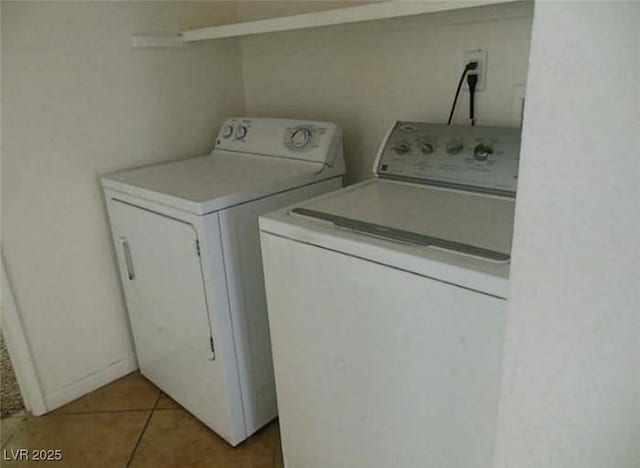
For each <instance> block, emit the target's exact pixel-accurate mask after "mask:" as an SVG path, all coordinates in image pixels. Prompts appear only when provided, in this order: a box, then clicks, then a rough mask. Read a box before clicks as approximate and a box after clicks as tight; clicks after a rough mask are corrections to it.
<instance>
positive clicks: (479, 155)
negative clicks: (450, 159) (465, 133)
mask: <svg viewBox="0 0 640 468" xmlns="http://www.w3.org/2000/svg"><path fill="white" fill-rule="evenodd" d="M490 154H493V148H492V147H491V146H489V145H487V144H485V143H479V144H477V145H476V147H475V148H474V149H473V157H474V158H476V159H477V160H478V161H486V160H487V158H488V157H489V155H490Z"/></svg>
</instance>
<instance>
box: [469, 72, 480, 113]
mask: <svg viewBox="0 0 640 468" xmlns="http://www.w3.org/2000/svg"><path fill="white" fill-rule="evenodd" d="M477 84H478V75H477V74H476V73H474V74H472V75H467V85H469V120H470V121H471V125H475V124H476V117H475V102H476V85H477Z"/></svg>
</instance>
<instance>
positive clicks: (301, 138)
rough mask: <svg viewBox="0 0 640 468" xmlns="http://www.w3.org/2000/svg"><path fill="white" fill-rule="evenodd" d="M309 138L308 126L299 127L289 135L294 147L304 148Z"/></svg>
mask: <svg viewBox="0 0 640 468" xmlns="http://www.w3.org/2000/svg"><path fill="white" fill-rule="evenodd" d="M309 140H311V130H310V129H308V128H299V129H297V130H296V131H295V132H293V135H291V144H292V145H293V147H294V148H304V146H306V144H307V143H309Z"/></svg>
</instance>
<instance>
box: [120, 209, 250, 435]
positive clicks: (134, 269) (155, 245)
mask: <svg viewBox="0 0 640 468" xmlns="http://www.w3.org/2000/svg"><path fill="white" fill-rule="evenodd" d="M109 214H110V217H111V224H112V228H113V233H114V242H115V247H116V251H117V256H118V263H119V266H120V273H121V277H122V283H123V286H124V291H125V296H126V301H127V308H128V310H129V318H130V321H131V328H132V330H133V336H134V341H135V346H136V352H137V356H138V363H139V365H140V370H141V372H142V374H143V375H144V376H145V377H147V378H148V379H149V380H151V381H152V382H153V383H155V384H156V385H157V386H158V387H160V388H161V389H162V390H163V391H165V392H166V393H167V394H169V395H170V396H171V397H172V398H174V399H175V400H176V401H177V402H178V403H180V404H181V405H182V406H184V407H185V408H186V409H188V410H189V411H190V412H191V413H193V414H194V415H195V416H197V417H198V418H199V419H201V420H202V421H203V422H205V423H206V424H207V425H209V426H210V427H212V428H213V429H214V430H215V431H216V432H218V433H219V434H220V435H221V436H222V437H224V438H225V439H227V440H228V441H229V442H231V443H232V444H236V443H238V442H239V440H242V439H243V438H244V435H243V434H237V433H236V432H237V431H236V430H234V429H233V427H232V426H233V424H231V421H230V415H229V407H230V405H229V398H231V399H234V398H238V397H237V396H236V395H230V394H229V393H230V392H228V390H227V387H226V383H225V379H224V369H223V363H222V362H221V359H220V356H215V351H214V345H213V344H214V343H213V337H214V336H215V335H214V334H213V333H212V332H211V321H210V320H209V315H208V313H209V309H208V304H207V295H206V290H205V286H204V282H203V275H202V267H201V262H200V252H199V247H200V246H199V244H198V239H197V235H196V231H195V229H194V227H193V226H192V225H190V224H188V223H186V222H184V221H180V220H177V219H173V218H170V217H167V216H164V215H161V214H158V213H154V212H152V211H149V210H146V209H143V208H139V207H136V206H133V205H130V204H128V203H124V202H121V201H118V200H114V199H110V200H109ZM239 436H241V438H240V439H239V440H238V437H239Z"/></svg>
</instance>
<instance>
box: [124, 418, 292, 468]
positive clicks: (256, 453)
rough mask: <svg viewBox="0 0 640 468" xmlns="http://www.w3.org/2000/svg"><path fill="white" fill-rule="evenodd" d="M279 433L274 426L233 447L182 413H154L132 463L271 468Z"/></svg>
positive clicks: (168, 467)
mask: <svg viewBox="0 0 640 468" xmlns="http://www.w3.org/2000/svg"><path fill="white" fill-rule="evenodd" d="M276 448H278V449H279V429H278V425H277V423H275V422H274V423H271V424H270V425H269V426H267V427H265V428H264V429H262V430H261V431H260V432H258V433H257V434H256V435H254V436H253V437H251V438H250V439H249V440H247V441H245V442H243V443H242V444H240V445H239V446H238V447H235V448H233V447H231V446H230V445H228V444H227V443H226V442H225V441H224V440H222V439H221V438H220V437H218V436H217V435H216V434H214V433H213V432H212V431H211V430H209V429H208V428H207V427H206V426H204V425H203V424H202V423H200V422H199V421H198V420H197V419H195V418H194V417H193V416H191V415H190V414H189V413H187V412H186V411H185V410H182V409H174V410H170V409H167V410H163V411H155V412H154V413H153V415H152V416H151V420H150V421H149V425H148V426H147V429H146V430H145V432H144V435H143V437H142V440H141V441H140V445H139V446H138V448H137V450H136V452H135V454H134V456H133V459H132V463H131V465H130V466H131V467H132V468H140V467H145V468H146V467H154V468H172V467H180V468H183V467H208V468H272V467H273V464H274V461H275V458H276V451H275V450H276Z"/></svg>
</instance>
